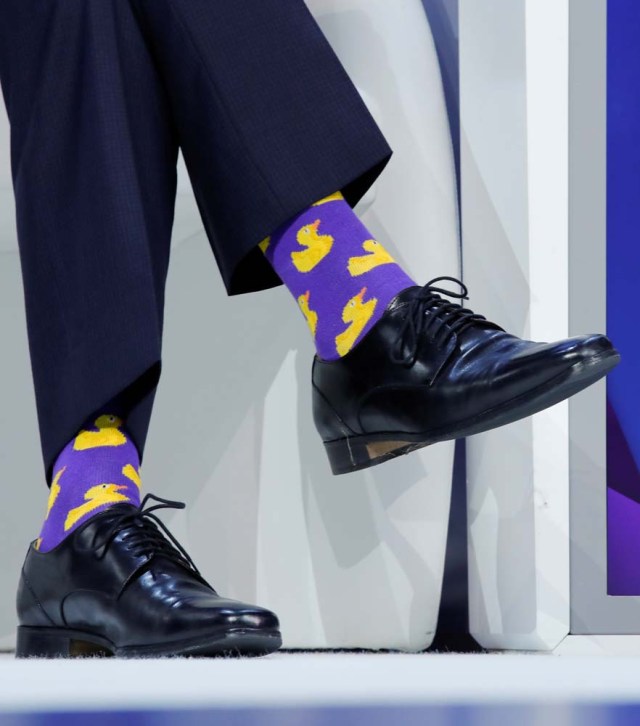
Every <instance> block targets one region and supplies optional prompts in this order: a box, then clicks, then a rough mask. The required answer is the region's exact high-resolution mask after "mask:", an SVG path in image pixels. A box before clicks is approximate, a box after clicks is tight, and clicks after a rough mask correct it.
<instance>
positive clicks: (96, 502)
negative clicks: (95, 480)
mask: <svg viewBox="0 0 640 726" xmlns="http://www.w3.org/2000/svg"><path fill="white" fill-rule="evenodd" d="M121 489H126V487H124V486H118V485H117V484H97V485H96V486H94V487H91V488H90V489H88V490H87V492H86V493H85V495H84V498H85V499H86V502H85V503H84V504H81V505H80V506H79V507H75V508H74V509H71V510H70V511H69V513H68V514H67V518H66V519H65V520H64V531H65V532H68V531H69V530H70V529H71V527H73V525H74V524H75V523H76V522H77V521H78V520H79V519H81V518H82V517H84V516H85V514H89V512H92V511H93V510H94V509H98V507H101V506H102V505H103V504H115V503H116V502H129V501H131V500H130V499H129V497H128V496H127V495H126V494H120V490H121Z"/></svg>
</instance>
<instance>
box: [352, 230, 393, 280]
mask: <svg viewBox="0 0 640 726" xmlns="http://www.w3.org/2000/svg"><path fill="white" fill-rule="evenodd" d="M362 249H363V250H364V251H365V252H368V254H366V255H360V256H355V257H350V258H349V262H348V263H347V269H348V270H349V274H350V275H351V277H359V276H360V275H364V274H365V273H366V272H369V271H371V270H373V268H374V267H378V266H379V265H388V264H392V263H394V262H395V260H394V259H393V257H392V256H391V255H390V254H389V253H388V252H387V250H386V249H385V248H384V247H383V246H382V245H381V244H380V242H378V241H377V240H375V239H368V240H366V241H365V242H363V243H362Z"/></svg>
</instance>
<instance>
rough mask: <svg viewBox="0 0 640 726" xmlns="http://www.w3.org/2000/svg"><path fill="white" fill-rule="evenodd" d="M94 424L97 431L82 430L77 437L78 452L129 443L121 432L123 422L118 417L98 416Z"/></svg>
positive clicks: (75, 444)
mask: <svg viewBox="0 0 640 726" xmlns="http://www.w3.org/2000/svg"><path fill="white" fill-rule="evenodd" d="M94 423H95V426H96V428H97V429H98V430H97V431H85V430H82V431H80V433H79V434H78V435H77V436H76V438H75V441H74V443H73V448H74V449H75V450H76V451H84V450H86V449H94V448H96V447H97V446H123V445H124V444H126V443H127V437H126V436H125V435H124V434H123V433H122V431H120V426H122V423H123V422H122V419H120V418H118V416H111V415H107V414H105V415H102V416H98V418H97V419H96V420H95V422H94Z"/></svg>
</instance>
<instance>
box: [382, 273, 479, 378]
mask: <svg viewBox="0 0 640 726" xmlns="http://www.w3.org/2000/svg"><path fill="white" fill-rule="evenodd" d="M443 281H446V282H453V283H455V284H456V285H459V286H460V292H456V291H455V290H447V289H446V288H442V287H437V286H436V285H435V283H438V282H443ZM441 294H442V295H446V296H447V297H452V298H456V299H458V300H468V299H469V291H468V290H467V286H466V285H465V284H464V283H463V282H462V281H461V280H458V279H457V278H456V277H449V276H447V275H443V276H441V277H434V279H433V280H430V281H429V282H428V283H427V284H426V285H424V287H422V289H421V290H420V292H419V293H418V294H417V295H416V297H415V298H413V300H411V302H409V304H408V308H409V309H408V311H407V316H406V317H405V319H404V321H403V323H402V325H401V327H400V331H399V332H398V337H397V338H396V340H395V342H394V346H393V348H392V351H391V357H392V360H393V361H394V362H395V363H400V364H402V365H405V366H412V365H413V364H414V363H415V362H416V358H417V356H418V352H419V350H420V344H421V341H422V340H423V339H424V338H425V337H428V338H429V340H430V341H431V342H432V343H434V344H435V345H437V346H443V345H445V344H446V343H447V342H448V340H449V338H450V337H451V336H452V335H453V334H454V333H460V332H462V331H463V330H465V329H466V328H468V327H470V326H472V325H474V324H475V323H478V322H480V321H486V318H485V317H484V316H483V315H477V314H476V313H474V312H473V310H468V309H467V308H463V307H462V305H460V304H459V303H454V302H450V301H449V300H444V299H443V298H441V297H440V295H441Z"/></svg>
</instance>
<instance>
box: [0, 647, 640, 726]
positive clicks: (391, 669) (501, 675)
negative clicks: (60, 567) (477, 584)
mask: <svg viewBox="0 0 640 726" xmlns="http://www.w3.org/2000/svg"><path fill="white" fill-rule="evenodd" d="M638 682H639V678H638V658H637V657H631V656H626V657H619V656H614V657H602V656H591V655H586V656H566V657H562V658H556V657H551V656H549V655H534V654H518V655H503V654H472V655H458V654H434V653H425V654H415V655H414V654H396V653H393V654H392V653H379V654H375V653H326V652H319V653H315V652H314V653H287V652H284V653H282V652H281V653H276V654H274V655H271V656H268V657H266V658H254V659H215V660H210V659H166V660H130V661H123V660H115V659H76V660H57V661H51V660H49V661H47V660H15V659H14V658H13V656H12V655H10V654H4V655H2V656H0V724H2V725H3V726H4V725H5V724H10V726H23V725H24V726H30V725H32V724H38V726H42V725H44V724H49V723H51V724H54V723H60V724H62V723H64V724H66V725H67V726H75V724H86V723H89V722H90V723H91V726H102V725H103V724H104V725H106V724H111V723H144V724H154V725H155V724H162V725H163V726H168V725H169V724H174V723H175V724H181V726H191V724H206V723H224V724H227V723H228V724H233V726H245V725H246V726H250V725H251V726H253V724H261V725H265V724H272V723H273V724H286V725H287V726H292V725H294V724H295V725H298V724H314V726H318V725H319V724H324V723H327V724H329V723H331V724H332V726H335V725H336V724H349V725H350V724H360V723H362V724H365V723H366V724H369V726H372V725H374V726H375V725H377V724H386V723H403V724H413V723H416V724H417V723H425V720H426V719H428V720H429V723H435V724H439V723H442V724H445V723H446V724H447V726H451V725H452V724H467V723H468V724H474V726H478V725H480V724H484V723H502V722H504V723H514V721H513V719H514V718H517V720H518V723H522V724H527V723H531V724H538V723H545V726H554V725H555V724H558V725H560V724H562V725H564V724H572V723H574V722H575V723H581V724H582V723H585V718H586V722H587V723H594V724H598V725H599V726H602V725H607V726H608V725H609V724H626V723H636V724H637V723H638V722H639V716H638V710H637V709H636V706H635V704H640V686H639V685H638ZM574 718H575V721H574ZM628 718H629V719H631V720H627V719H628ZM123 719H124V720H123ZM485 719H489V720H485ZM539 719H542V720H539ZM621 719H622V720H621Z"/></svg>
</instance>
